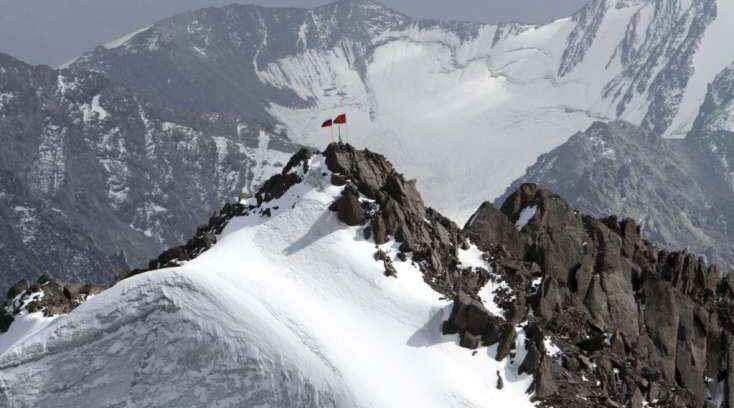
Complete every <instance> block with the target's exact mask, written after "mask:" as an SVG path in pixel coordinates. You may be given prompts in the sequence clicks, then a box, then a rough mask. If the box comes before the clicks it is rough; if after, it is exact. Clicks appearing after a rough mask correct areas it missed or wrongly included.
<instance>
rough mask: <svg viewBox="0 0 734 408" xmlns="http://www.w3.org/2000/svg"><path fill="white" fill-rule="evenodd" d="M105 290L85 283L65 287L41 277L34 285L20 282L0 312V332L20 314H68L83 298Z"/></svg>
mask: <svg viewBox="0 0 734 408" xmlns="http://www.w3.org/2000/svg"><path fill="white" fill-rule="evenodd" d="M104 289H105V288H104V287H102V286H95V285H89V284H65V283H61V282H58V281H56V280H53V279H51V278H49V276H48V275H46V274H43V275H41V276H40V277H39V278H38V283H37V284H34V285H28V282H25V281H22V282H19V283H18V284H16V285H15V286H13V287H12V288H11V291H9V292H8V296H7V299H6V300H5V303H4V305H3V308H2V311H1V312H0V333H4V332H6V331H7V330H8V329H9V328H10V325H11V324H12V323H13V321H14V320H15V316H17V315H18V314H19V313H21V312H24V311H25V312H28V313H36V312H43V314H44V316H47V317H48V316H57V315H63V314H68V313H69V312H71V311H72V310H74V309H75V308H76V307H77V306H79V305H80V304H82V303H84V301H86V299H87V298H88V297H89V296H91V295H95V294H98V293H100V292H101V291H103V290H104Z"/></svg>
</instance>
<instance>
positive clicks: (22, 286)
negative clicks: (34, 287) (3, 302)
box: [7, 279, 29, 300]
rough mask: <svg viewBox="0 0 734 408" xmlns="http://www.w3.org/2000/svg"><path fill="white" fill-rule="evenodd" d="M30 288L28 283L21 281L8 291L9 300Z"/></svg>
mask: <svg viewBox="0 0 734 408" xmlns="http://www.w3.org/2000/svg"><path fill="white" fill-rule="evenodd" d="M28 286H29V285H28V281H27V280H25V279H21V280H20V281H18V283H16V284H15V285H13V286H11V287H10V289H8V293H7V298H8V299H10V300H12V299H14V298H15V297H16V296H18V295H19V294H21V293H22V292H24V291H25V290H26V289H28Z"/></svg>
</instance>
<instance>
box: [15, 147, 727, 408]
mask: <svg viewBox="0 0 734 408" xmlns="http://www.w3.org/2000/svg"><path fill="white" fill-rule="evenodd" d="M318 154H320V153H318V152H315V151H312V150H308V149H303V150H301V151H299V152H298V153H297V154H295V155H294V156H293V157H292V158H291V160H290V161H289V162H288V163H287V165H286V166H285V167H284V169H283V171H282V172H280V173H278V174H276V175H275V176H273V177H272V178H270V179H269V180H268V181H267V182H266V183H265V184H264V185H263V187H262V188H261V189H260V190H259V191H258V193H257V194H256V195H255V197H253V198H252V199H250V200H247V201H242V202H240V203H235V204H228V205H226V206H225V207H224V208H223V209H222V210H221V211H219V212H217V213H215V214H214V215H213V216H212V217H211V218H210V220H209V222H208V224H206V225H204V226H202V227H200V228H199V229H198V230H197V233H196V235H195V237H194V238H192V240H190V241H189V242H188V243H187V244H185V245H183V246H180V247H176V248H173V249H171V250H169V251H166V252H165V253H164V254H162V255H161V256H160V257H158V258H156V259H154V260H152V261H151V262H150V265H149V269H158V268H165V267H170V266H178V265H181V264H182V263H185V262H186V261H188V260H191V259H194V258H196V257H197V256H199V255H200V254H202V253H203V252H205V251H206V250H207V249H209V248H210V247H212V246H213V245H215V244H216V242H217V236H218V234H220V233H221V232H222V230H223V229H224V228H225V226H226V225H227V223H228V222H230V221H231V220H232V219H234V218H235V217H238V216H241V215H245V214H250V215H252V214H258V215H259V216H260V217H270V216H272V215H271V213H272V212H273V211H277V210H278V208H277V206H275V207H273V205H275V204H273V203H276V204H277V203H278V199H279V198H280V197H282V196H283V195H284V194H285V193H286V192H287V191H288V190H289V189H291V188H293V186H295V185H297V184H299V183H301V182H302V181H303V178H304V177H305V175H306V174H307V173H308V170H309V169H308V166H309V163H310V162H311V161H310V159H311V158H312V157H313V156H314V155H318ZM321 154H322V155H323V157H324V160H325V163H326V166H327V167H328V170H329V171H330V172H331V173H332V175H331V180H330V181H331V184H332V185H336V186H344V188H343V190H342V193H341V195H340V196H338V197H337V198H336V199H335V200H334V202H333V203H332V205H331V207H330V209H331V210H332V211H333V212H335V213H336V215H337V217H338V218H339V220H341V221H342V222H343V223H344V224H346V225H349V226H361V227H362V228H361V229H360V231H361V234H362V235H363V236H364V238H365V239H368V240H372V241H373V242H374V243H375V246H376V251H375V253H374V257H375V260H376V261H380V262H382V264H383V266H384V272H385V275H386V277H385V279H390V277H391V276H395V275H396V273H397V272H396V271H397V269H396V268H395V264H396V263H399V262H411V263H413V264H414V265H416V266H418V267H419V268H420V270H421V271H422V272H423V277H424V280H425V282H426V283H428V284H429V285H430V286H431V287H432V288H433V289H434V290H435V291H436V292H438V293H439V294H440V295H442V296H444V297H447V298H451V299H453V308H452V310H451V313H450V315H449V316H448V319H446V320H445V321H444V322H443V332H444V334H446V335H450V334H458V335H459V344H460V345H461V346H463V347H466V348H469V349H477V348H479V347H489V350H490V355H491V356H493V357H495V358H496V359H497V360H504V359H508V358H509V359H511V360H515V359H517V360H518V361H517V367H518V374H523V373H524V374H531V375H532V376H533V378H534V380H533V384H532V386H531V388H530V389H529V390H528V393H530V394H531V395H532V396H531V398H532V399H533V400H534V401H536V402H537V403H538V404H539V405H540V406H553V407H592V406H599V405H601V406H607V407H643V406H648V407H709V406H721V407H730V406H732V404H734V383H733V382H734V322H733V321H732V320H731V316H734V300H733V299H734V282H733V281H732V279H731V278H730V276H729V275H727V274H726V273H724V271H722V270H721V269H720V268H718V267H717V266H714V265H709V264H707V263H706V262H705V261H704V260H703V259H702V258H700V257H698V256H696V255H693V254H691V253H688V252H686V251H668V250H665V249H661V248H658V247H656V246H655V245H653V244H651V243H650V242H649V241H647V240H646V239H644V238H643V237H642V235H641V230H640V227H639V225H638V224H637V223H636V222H635V221H634V220H631V219H624V220H620V219H617V218H616V217H613V216H610V217H606V218H595V217H592V216H588V215H584V214H582V213H581V212H580V211H578V210H577V209H575V208H573V207H571V206H570V205H569V204H568V203H567V202H566V201H564V200H563V198H561V197H560V196H558V195H556V194H554V193H552V192H551V191H548V190H546V189H543V188H541V187H539V186H538V185H535V184H523V185H521V186H520V187H519V188H518V189H517V190H516V191H515V192H514V193H512V194H511V195H509V196H508V198H507V199H506V200H505V202H504V203H503V204H502V206H501V207H500V208H499V209H498V208H495V207H494V206H492V205H491V204H490V203H484V204H483V205H482V206H481V207H480V208H479V209H478V210H477V212H476V213H475V214H474V215H473V216H472V217H471V219H470V220H469V221H468V222H467V224H466V225H465V226H464V228H463V229H462V228H459V227H458V226H457V225H456V224H454V223H453V222H452V221H450V220H449V219H447V218H445V217H443V216H442V215H441V214H439V213H438V212H436V211H434V210H432V209H430V208H427V207H426V206H425V204H424V203H423V201H422V199H421V196H420V194H419V193H418V191H417V189H416V186H415V182H414V181H412V180H408V179H406V178H405V177H404V176H403V175H401V174H400V173H398V172H397V171H396V170H395V169H394V168H393V166H392V164H390V162H389V161H388V160H387V159H386V158H385V157H384V156H382V155H379V154H376V153H373V152H370V151H367V150H357V149H355V148H353V147H351V146H350V145H344V144H331V145H329V146H328V147H327V148H326V150H325V151H324V152H323V153H321ZM278 205H280V204H278ZM390 240H394V241H395V242H397V243H398V245H399V249H398V253H397V255H396V256H395V257H394V258H393V257H391V256H389V255H388V254H386V253H384V252H383V251H382V250H380V249H379V245H380V244H384V243H386V242H389V241H390ZM472 248H475V249H476V250H478V251H480V252H481V254H482V255H481V258H482V259H483V261H484V264H483V266H482V267H478V266H468V265H466V264H465V263H462V260H461V257H462V255H461V253H464V252H466V251H468V250H471V249H472ZM144 272H145V270H134V271H131V272H129V273H127V274H125V275H123V276H121V278H122V279H124V278H127V277H129V276H132V275H136V274H140V273H144ZM44 282H45V281H44ZM45 285H46V286H48V285H49V284H48V283H45ZM55 285H56V286H60V287H62V289H61V292H62V293H65V292H68V290H65V289H63V287H64V286H63V285H59V284H55ZM21 286H22V287H18V289H19V290H17V291H15V292H14V293H11V294H9V295H8V296H9V297H12V298H13V299H9V303H8V304H9V305H13V304H18V300H19V299H22V298H23V296H26V297H28V295H29V294H31V292H33V291H32V290H30V287H29V285H27V284H26V285H21ZM37 286H38V285H36V287H35V289H36V290H37V289H39V287H37ZM46 286H43V285H41V286H40V288H41V289H43V288H44V287H46ZM54 287H55V286H54ZM67 287H68V285H67ZM74 288H77V287H76V286H74ZM77 289H78V288H77ZM90 289H91V288H87V289H85V290H86V292H84V293H87V292H90ZM95 291H96V289H95ZM488 291H489V292H488ZM77 292H79V293H82V291H80V290H76V292H74V293H77ZM487 294H489V295H491V297H492V298H493V299H494V301H493V302H494V303H495V304H496V305H497V306H498V307H499V310H497V309H492V310H490V306H489V304H488V303H487V302H486V299H487ZM71 295H72V294H71V292H70V296H67V297H68V298H70V299H71V298H74V299H77V298H78V297H75V296H76V295H74V296H71ZM26 303H27V302H26ZM67 303H68V304H70V305H76V304H78V303H79V302H78V301H74V302H67ZM21 304H24V303H23V302H21ZM36 306H38V305H36ZM40 306H41V309H42V308H43V307H44V306H43V305H40ZM46 307H48V306H46ZM70 309H71V307H69V308H67V309H65V310H64V311H63V312H66V311H68V310H70ZM518 338H524V339H525V341H524V350H522V349H521V348H522V347H518V346H517V344H518V343H517V340H518ZM494 350H496V351H494ZM498 375H499V377H498V382H497V387H498V388H501V387H502V383H503V381H502V375H500V374H498Z"/></svg>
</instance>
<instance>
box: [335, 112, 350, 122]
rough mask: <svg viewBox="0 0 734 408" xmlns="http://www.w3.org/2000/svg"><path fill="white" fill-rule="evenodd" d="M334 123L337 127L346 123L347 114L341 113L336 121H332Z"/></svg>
mask: <svg viewBox="0 0 734 408" xmlns="http://www.w3.org/2000/svg"><path fill="white" fill-rule="evenodd" d="M334 123H335V124H337V125H341V124H343V123H347V114H346V113H342V114H341V115H339V116H337V117H336V119H334Z"/></svg>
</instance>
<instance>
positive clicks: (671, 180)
mask: <svg viewBox="0 0 734 408" xmlns="http://www.w3.org/2000/svg"><path fill="white" fill-rule="evenodd" d="M718 135H719V138H716V136H713V135H709V136H708V141H703V140H701V137H702V136H701V134H700V133H698V132H692V133H691V135H690V136H689V137H688V138H687V139H685V140H667V139H660V138H657V137H654V136H653V135H652V134H651V133H649V132H648V131H645V130H643V129H641V128H639V127H636V126H633V125H631V124H628V123H624V122H614V123H611V124H604V123H595V124H594V125H593V126H591V127H590V128H589V129H588V130H587V131H586V132H582V133H578V134H576V135H574V136H573V137H571V139H569V141H568V142H567V143H565V144H564V145H562V146H560V147H558V148H557V149H554V150H553V151H551V152H549V153H548V154H545V155H542V156H541V157H540V158H539V159H538V161H537V163H535V164H534V165H533V166H531V167H530V168H529V169H528V170H527V172H526V174H525V176H523V177H522V178H520V179H519V180H517V181H516V182H514V183H513V184H512V186H510V187H509V188H508V190H507V193H506V194H505V196H503V197H501V198H500V199H498V200H497V203H500V202H503V201H504V199H505V197H507V196H508V195H509V194H511V193H512V192H513V191H515V190H516V189H517V188H518V187H519V186H520V185H522V184H523V183H528V182H532V183H538V184H540V185H543V186H544V187H546V188H548V189H550V190H552V191H555V192H557V193H558V194H560V195H561V196H562V197H564V198H565V199H566V200H568V201H569V202H570V203H571V204H572V205H574V206H576V207H578V208H580V209H581V210H582V211H584V212H587V213H589V214H591V215H594V216H596V217H604V216H607V215H610V214H618V215H620V216H625V217H630V218H634V219H636V220H638V221H639V223H640V225H641V227H642V229H643V231H644V233H645V236H646V237H648V239H650V240H652V241H654V242H656V243H658V244H660V245H662V246H666V247H670V248H679V249H683V248H688V249H690V250H691V251H693V252H696V253H699V254H702V255H706V256H707V257H708V258H709V259H710V260H711V261H715V262H717V263H721V264H724V265H732V264H734V243H733V242H732V241H731V239H730V236H731V233H732V232H734V231H732V230H731V228H732V226H731V225H733V224H732V223H731V221H729V220H733V219H734V218H732V217H733V216H734V212H733V211H734V205H733V204H732V203H734V194H733V193H732V191H734V190H732V185H731V184H730V183H728V182H727V177H729V176H728V172H727V171H726V170H725V169H724V167H723V163H726V157H725V156H719V158H718V159H715V158H714V157H712V156H715V155H716V154H719V155H722V154H724V155H725V154H726V153H725V152H726V147H725V146H726V144H724V145H722V147H721V148H717V147H711V146H714V145H713V144H712V143H714V142H713V141H712V138H713V139H715V140H718V141H720V142H723V143H730V142H728V141H727V139H726V137H723V138H722V137H721V136H722V135H723V134H718ZM712 150H713V151H712Z"/></svg>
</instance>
